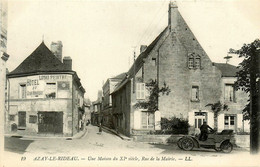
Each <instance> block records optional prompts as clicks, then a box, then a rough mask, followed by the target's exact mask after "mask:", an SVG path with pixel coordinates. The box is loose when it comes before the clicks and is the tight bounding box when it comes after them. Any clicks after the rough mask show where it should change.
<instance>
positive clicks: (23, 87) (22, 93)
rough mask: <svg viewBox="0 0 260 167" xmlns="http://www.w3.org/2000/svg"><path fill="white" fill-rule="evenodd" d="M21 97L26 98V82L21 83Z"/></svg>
mask: <svg viewBox="0 0 260 167" xmlns="http://www.w3.org/2000/svg"><path fill="white" fill-rule="evenodd" d="M19 97H20V99H25V98H26V84H20V87H19Z"/></svg>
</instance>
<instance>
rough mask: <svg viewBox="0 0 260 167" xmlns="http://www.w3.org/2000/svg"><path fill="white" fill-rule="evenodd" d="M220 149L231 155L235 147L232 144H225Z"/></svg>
mask: <svg viewBox="0 0 260 167" xmlns="http://www.w3.org/2000/svg"><path fill="white" fill-rule="evenodd" d="M220 149H221V150H222V151H223V152H224V153H230V152H231V151H232V150H233V145H232V144H231V143H230V142H224V143H222V144H221V146H220Z"/></svg>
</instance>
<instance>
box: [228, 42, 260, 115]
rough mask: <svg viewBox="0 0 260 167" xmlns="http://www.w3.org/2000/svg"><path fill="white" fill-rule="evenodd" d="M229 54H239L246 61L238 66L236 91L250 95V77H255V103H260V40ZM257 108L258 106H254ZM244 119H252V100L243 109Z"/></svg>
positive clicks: (230, 51)
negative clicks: (259, 100)
mask: <svg viewBox="0 0 260 167" xmlns="http://www.w3.org/2000/svg"><path fill="white" fill-rule="evenodd" d="M229 53H233V54H238V55H239V57H240V58H244V60H243V61H242V62H241V63H240V64H239V65H238V67H237V68H238V69H239V71H238V72H237V81H236V83H235V88H236V90H238V89H241V90H242V91H244V92H246V93H248V92H250V88H251V86H252V85H251V84H250V75H251V77H252V76H253V78H254V81H252V82H253V83H255V85H256V86H255V87H254V89H253V90H254V91H255V92H254V97H253V98H254V99H255V100H254V103H257V102H258V99H259V87H260V83H259V77H260V72H259V71H260V70H259V67H260V65H259V63H260V62H259V57H260V40H259V39H256V40H255V41H254V42H252V43H250V44H244V45H243V46H242V48H241V49H239V50H234V49H230V50H229ZM250 96H251V95H250V94H249V99H250ZM254 103H253V105H255V106H257V104H254ZM243 114H244V119H250V100H248V104H247V105H246V106H245V108H244V109H243Z"/></svg>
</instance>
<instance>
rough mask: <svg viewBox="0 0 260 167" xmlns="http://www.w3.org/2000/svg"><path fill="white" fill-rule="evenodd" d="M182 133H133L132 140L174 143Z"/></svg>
mask: <svg viewBox="0 0 260 167" xmlns="http://www.w3.org/2000/svg"><path fill="white" fill-rule="evenodd" d="M182 136H183V135H135V136H132V138H133V140H134V141H138V142H147V143H163V144H166V143H176V142H177V141H178V140H179V139H180V138H181V137H182Z"/></svg>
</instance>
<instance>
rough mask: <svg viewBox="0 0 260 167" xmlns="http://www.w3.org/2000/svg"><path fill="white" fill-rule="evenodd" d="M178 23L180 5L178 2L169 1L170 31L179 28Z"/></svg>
mask: <svg viewBox="0 0 260 167" xmlns="http://www.w3.org/2000/svg"><path fill="white" fill-rule="evenodd" d="M177 23H178V6H177V4H176V2H170V3H169V15H168V26H169V28H170V31H174V30H176V28H177Z"/></svg>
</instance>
